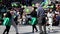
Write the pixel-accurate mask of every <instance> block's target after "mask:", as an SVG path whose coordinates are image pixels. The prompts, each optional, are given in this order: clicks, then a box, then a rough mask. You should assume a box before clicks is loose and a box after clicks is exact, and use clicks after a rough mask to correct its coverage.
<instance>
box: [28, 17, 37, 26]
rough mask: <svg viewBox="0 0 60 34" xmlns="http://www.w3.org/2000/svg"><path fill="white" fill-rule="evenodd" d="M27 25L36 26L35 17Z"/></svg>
mask: <svg viewBox="0 0 60 34" xmlns="http://www.w3.org/2000/svg"><path fill="white" fill-rule="evenodd" d="M29 24H31V25H36V24H37V18H36V17H32V19H31V21H29Z"/></svg>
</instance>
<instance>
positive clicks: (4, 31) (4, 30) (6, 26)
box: [3, 26, 7, 34]
mask: <svg viewBox="0 0 60 34" xmlns="http://www.w3.org/2000/svg"><path fill="white" fill-rule="evenodd" d="M6 31H7V26H6V29H5V30H4V32H3V34H5V32H6Z"/></svg>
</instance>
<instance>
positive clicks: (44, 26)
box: [43, 25, 47, 34]
mask: <svg viewBox="0 0 60 34" xmlns="http://www.w3.org/2000/svg"><path fill="white" fill-rule="evenodd" d="M43 28H44V34H46V33H47V32H46V25H43Z"/></svg>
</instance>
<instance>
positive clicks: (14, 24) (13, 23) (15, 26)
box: [12, 19, 18, 34]
mask: <svg viewBox="0 0 60 34" xmlns="http://www.w3.org/2000/svg"><path fill="white" fill-rule="evenodd" d="M12 25H13V26H14V28H15V30H16V34H18V28H17V25H16V23H15V22H14V20H13V19H12Z"/></svg>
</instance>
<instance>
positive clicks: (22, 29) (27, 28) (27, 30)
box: [0, 25, 60, 34]
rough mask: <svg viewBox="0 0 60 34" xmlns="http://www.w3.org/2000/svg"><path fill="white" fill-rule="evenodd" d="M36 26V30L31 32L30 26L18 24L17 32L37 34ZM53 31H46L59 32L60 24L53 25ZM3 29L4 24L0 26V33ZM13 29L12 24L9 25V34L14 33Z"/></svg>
mask: <svg viewBox="0 0 60 34" xmlns="http://www.w3.org/2000/svg"><path fill="white" fill-rule="evenodd" d="M37 28H38V32H35V33H32V26H30V25H18V31H19V34H39V27H38V26H37ZM52 28H53V32H48V34H60V26H53V27H52ZM4 29H5V26H2V25H1V26H0V34H2V33H3V31H4ZM46 30H47V31H48V26H47V29H46ZM15 33H16V32H15V29H14V27H13V26H11V28H10V31H9V34H15Z"/></svg>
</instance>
